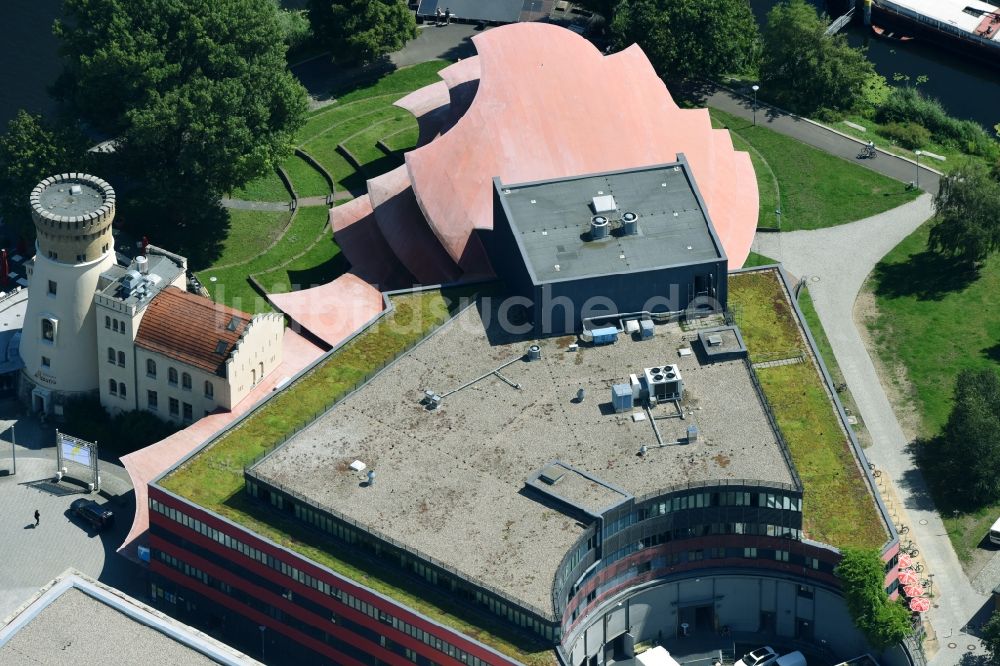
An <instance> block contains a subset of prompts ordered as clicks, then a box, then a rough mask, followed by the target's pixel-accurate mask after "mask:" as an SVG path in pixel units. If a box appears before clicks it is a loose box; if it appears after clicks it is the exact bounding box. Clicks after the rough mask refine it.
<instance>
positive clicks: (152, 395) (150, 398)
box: [146, 390, 194, 421]
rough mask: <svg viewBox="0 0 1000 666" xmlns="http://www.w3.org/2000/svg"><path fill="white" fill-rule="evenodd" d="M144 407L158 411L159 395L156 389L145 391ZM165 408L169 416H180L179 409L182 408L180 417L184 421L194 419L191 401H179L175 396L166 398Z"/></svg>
mask: <svg viewBox="0 0 1000 666" xmlns="http://www.w3.org/2000/svg"><path fill="white" fill-rule="evenodd" d="M146 407H147V408H148V409H150V410H152V411H154V412H155V411H159V409H160V396H159V394H158V393H157V392H156V391H152V390H147V391H146ZM167 408H168V411H169V413H170V416H181V409H182V408H183V416H182V417H181V418H183V419H184V420H185V421H193V420H194V407H192V406H191V403H188V402H181V401H179V400H178V399H177V398H168V399H167Z"/></svg>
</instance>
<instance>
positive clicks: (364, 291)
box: [268, 273, 384, 347]
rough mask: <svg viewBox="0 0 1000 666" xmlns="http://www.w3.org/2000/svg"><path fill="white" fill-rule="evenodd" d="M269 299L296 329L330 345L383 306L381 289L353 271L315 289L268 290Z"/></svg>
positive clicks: (345, 336)
mask: <svg viewBox="0 0 1000 666" xmlns="http://www.w3.org/2000/svg"><path fill="white" fill-rule="evenodd" d="M268 299H269V300H270V301H271V302H272V303H273V304H274V306H275V307H276V308H278V309H279V310H281V311H282V312H284V313H285V314H286V315H288V317H289V319H291V320H292V329H293V330H301V329H304V330H306V331H308V332H309V333H311V334H312V335H313V336H314V337H315V338H318V339H319V340H322V341H323V342H325V343H326V344H328V345H330V347H336V346H337V345H338V344H340V343H341V342H342V341H343V340H345V339H347V338H348V337H349V336H350V335H351V334H352V333H354V332H355V331H356V330H358V329H359V328H361V327H362V326H364V325H365V324H366V323H368V322H369V321H370V320H371V319H373V318H374V317H375V316H376V315H378V314H379V313H380V312H382V310H383V307H384V301H383V299H382V292H380V291H379V290H378V289H376V288H375V287H373V286H372V285H370V284H368V282H366V281H365V280H364V279H363V278H360V277H358V276H357V275H354V274H353V273H345V274H344V275H341V276H340V277H339V278H337V279H336V280H334V281H333V282H328V283H326V284H323V285H320V286H318V287H313V288H312V289H303V290H302V291H292V292H289V293H286V294H268Z"/></svg>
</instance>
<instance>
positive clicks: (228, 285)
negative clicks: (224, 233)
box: [198, 206, 329, 312]
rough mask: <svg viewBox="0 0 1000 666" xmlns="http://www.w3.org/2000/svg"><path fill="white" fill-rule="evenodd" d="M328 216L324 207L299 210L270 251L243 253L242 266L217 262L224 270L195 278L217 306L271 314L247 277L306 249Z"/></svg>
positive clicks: (206, 273) (210, 271)
mask: <svg viewBox="0 0 1000 666" xmlns="http://www.w3.org/2000/svg"><path fill="white" fill-rule="evenodd" d="M328 217H329V209H328V208H327V207H326V206H312V207H307V208H300V209H299V211H298V213H297V214H296V215H295V217H294V218H293V219H292V223H291V224H290V225H289V226H288V229H287V230H286V231H285V233H284V235H282V236H281V238H280V239H279V240H278V242H277V243H275V244H274V245H273V246H272V247H271V248H270V249H259V250H257V251H255V252H252V253H250V252H247V251H243V254H244V255H245V256H246V259H245V260H244V261H242V262H241V263H238V264H235V265H230V266H228V267H225V266H224V265H223V264H222V262H221V261H220V262H218V263H217V264H216V265H221V266H224V267H223V268H214V267H209V268H206V269H205V270H203V271H201V272H200V273H199V274H198V279H199V280H201V283H202V284H203V285H205V287H206V288H207V289H208V290H209V293H210V294H211V296H212V300H214V301H216V302H217V303H225V304H226V305H230V306H232V307H234V308H238V309H241V310H244V311H246V312H270V311H271V309H272V308H271V307H270V306H269V305H268V304H267V301H265V300H264V299H263V298H261V297H260V295H259V294H258V293H257V292H256V291H254V289H253V287H251V286H250V283H249V281H248V280H247V276H248V275H254V274H255V273H260V272H264V271H268V270H272V269H274V268H275V267H278V266H281V265H283V264H285V263H286V262H288V261H290V260H291V259H292V258H294V257H296V256H297V255H299V254H301V253H303V252H305V251H306V250H308V249H309V248H310V247H311V246H312V245H313V244H314V243H316V242H317V241H318V240H319V239H320V236H321V234H323V233H324V227H325V226H326V224H327V220H328ZM223 256H225V255H223ZM227 259H228V257H227ZM213 277H214V278H215V280H214V281H213V280H212V278H213Z"/></svg>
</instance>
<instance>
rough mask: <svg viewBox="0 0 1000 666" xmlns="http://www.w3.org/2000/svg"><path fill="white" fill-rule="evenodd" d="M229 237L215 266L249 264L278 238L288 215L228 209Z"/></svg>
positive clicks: (288, 213) (289, 214) (287, 213)
mask: <svg viewBox="0 0 1000 666" xmlns="http://www.w3.org/2000/svg"><path fill="white" fill-rule="evenodd" d="M226 212H227V213H228V214H229V233H228V234H227V235H226V240H225V241H224V242H223V244H222V256H221V257H220V258H219V260H218V261H216V262H215V263H216V265H221V266H224V265H226V264H235V263H241V262H244V261H248V260H250V259H252V258H254V257H256V256H258V255H259V254H260V253H261V252H264V251H265V250H266V249H267V247H268V246H269V245H271V243H273V242H274V241H275V240H277V239H278V237H280V236H281V232H282V230H284V228H285V225H286V224H287V223H288V218H289V217H291V215H292V214H291V213H290V212H275V211H265V210H237V209H234V208H230V209H227V211H226Z"/></svg>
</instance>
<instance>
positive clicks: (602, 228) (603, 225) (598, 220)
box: [590, 215, 610, 240]
mask: <svg viewBox="0 0 1000 666" xmlns="http://www.w3.org/2000/svg"><path fill="white" fill-rule="evenodd" d="M609 229H610V225H609V224H608V218H606V217H604V216H603V215H595V216H594V217H592V218H591V219H590V240H600V239H602V238H607V237H608V230H609Z"/></svg>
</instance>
